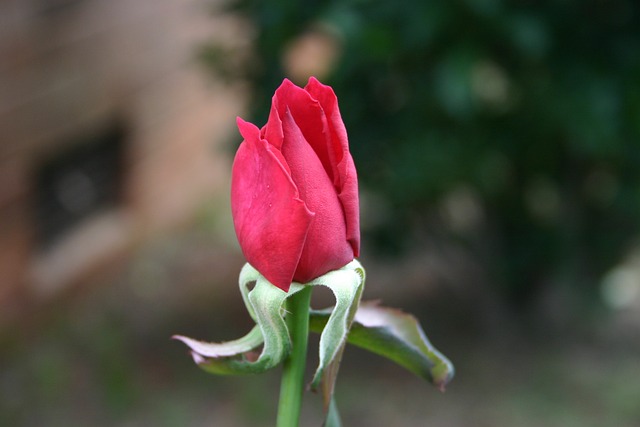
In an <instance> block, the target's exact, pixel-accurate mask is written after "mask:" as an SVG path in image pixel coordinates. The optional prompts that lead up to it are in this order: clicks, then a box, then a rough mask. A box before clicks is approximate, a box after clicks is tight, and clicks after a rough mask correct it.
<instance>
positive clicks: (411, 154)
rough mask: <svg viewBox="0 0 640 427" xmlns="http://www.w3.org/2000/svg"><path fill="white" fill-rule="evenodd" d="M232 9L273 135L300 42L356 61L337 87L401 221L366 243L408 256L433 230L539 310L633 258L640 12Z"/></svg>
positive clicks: (624, 6) (400, 4)
mask: <svg viewBox="0 0 640 427" xmlns="http://www.w3.org/2000/svg"><path fill="white" fill-rule="evenodd" d="M232 9H234V10H235V11H236V12H238V13H242V14H244V15H245V16H246V17H247V18H248V19H249V20H250V22H251V23H252V24H253V25H254V26H255V28H256V37H255V43H254V50H253V57H252V60H251V62H250V64H247V66H246V67H245V68H242V69H236V70H234V71H233V73H232V74H234V75H235V76H236V77H238V78H242V79H245V80H248V81H249V82H250V83H251V85H252V87H253V89H254V91H255V100H254V102H253V106H255V110H254V111H253V114H254V119H255V120H257V121H258V122H263V121H265V118H266V112H267V108H268V104H269V102H270V97H271V94H272V93H273V90H274V89H275V87H277V86H278V85H279V83H280V82H281V80H282V78H283V77H285V76H286V72H285V70H283V66H282V55H283V53H284V52H285V49H286V47H287V46H288V43H290V42H291V41H292V40H294V39H295V38H296V37H298V36H299V35H300V34H302V33H303V32H305V31H307V30H308V29H309V28H311V27H312V26H314V25H318V23H323V24H325V25H327V26H328V27H329V28H331V29H332V31H334V32H335V34H337V37H338V39H339V40H340V43H341V53H340V56H339V60H338V62H337V64H336V66H335V67H334V69H333V71H332V73H331V74H330V76H328V77H326V78H324V79H323V80H324V81H325V83H327V84H330V85H332V86H333V87H334V89H335V91H336V92H337V94H338V96H339V100H340V107H341V110H342V113H343V118H344V120H345V123H346V125H347V129H348V131H349V136H350V143H351V146H352V151H353V154H354V157H355V159H356V163H357V166H358V169H359V174H360V179H361V182H362V185H363V187H364V188H365V189H368V190H369V191H370V192H372V193H375V194H377V195H378V196H380V197H381V198H382V199H383V200H384V206H385V208H384V209H385V212H386V213H387V214H386V216H385V217H384V221H382V222H379V223H377V224H376V226H375V227H373V228H370V229H367V230H366V233H367V236H366V238H367V239H368V241H370V242H377V243H378V247H379V248H382V249H387V250H389V251H392V252H396V251H401V250H402V249H403V248H406V246H407V244H406V242H407V241H409V240H410V239H411V238H412V236H415V234H416V233H422V232H423V231H424V230H427V232H428V233H429V234H435V235H437V236H439V237H445V238H447V239H449V238H452V239H456V240H457V241H458V242H461V244H464V245H468V247H469V248H471V249H472V250H474V251H476V252H475V253H476V255H477V257H478V258H479V259H481V260H483V261H484V262H486V264H485V265H487V266H488V267H489V268H488V271H489V272H490V274H491V275H492V277H493V279H494V280H495V281H496V283H501V284H504V285H505V287H504V289H505V291H506V292H507V293H508V295H510V296H512V297H513V298H514V299H516V300H526V299H527V298H528V297H529V296H530V295H531V293H532V291H534V290H535V289H536V288H537V287H538V286H539V285H540V284H543V283H549V282H554V281H557V280H561V281H563V283H568V284H573V285H576V286H578V289H581V290H585V292H587V293H589V292H591V291H593V290H595V289H596V287H595V284H597V283H598V281H599V278H600V277H601V276H602V274H603V273H604V272H605V271H606V270H607V269H609V268H610V267H611V266H612V265H613V264H614V263H615V262H617V261H618V260H619V259H620V257H621V256H622V255H623V254H624V252H625V251H626V250H628V248H629V247H630V245H631V244H632V243H633V239H634V238H635V236H636V235H637V232H638V225H639V223H640V3H638V2H634V1H630V0H629V1H625V0H608V1H605V0H557V1H551V0H548V1H524V0H522V1H513V2H507V1H500V0H484V1H483V0H452V1H423V0H395V1H382V0H379V1H365V0H336V1H324V2H321V1H300V2H290V1H270V2H262V1H238V2H235V3H234V4H233V5H232ZM217 64H218V65H220V64H221V62H219V61H218V62H217ZM452 201H453V202H452ZM456 201H457V202H456ZM450 202H451V203H450ZM443 206H445V207H446V206H449V207H450V208H451V209H453V210H454V211H455V210H461V209H462V210H463V211H464V210H471V214H473V215H471V219H472V220H473V219H474V218H475V220H476V222H474V221H471V223H470V225H469V224H466V225H465V223H464V221H463V223H462V226H460V227H458V226H451V221H449V220H447V215H446V214H444V213H443V212H447V210H446V209H444V210H443ZM459 213H460V212H458V214H459ZM468 213H469V212H462V214H463V216H462V218H463V219H464V218H465V216H464V215H466V214H468ZM454 214H455V212H454ZM474 215H475V217H474ZM454 216H455V215H454ZM458 216H459V215H458ZM468 216H469V215H467V217H468ZM478 218H480V219H479V220H478ZM425 224H426V225H425ZM454 225H455V224H454ZM408 239H409V240H408Z"/></svg>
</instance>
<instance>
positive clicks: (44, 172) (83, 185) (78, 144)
mask: <svg viewBox="0 0 640 427" xmlns="http://www.w3.org/2000/svg"><path fill="white" fill-rule="evenodd" d="M124 139H125V130H124V127H123V126H121V125H112V126H109V127H108V128H107V129H104V130H103V131H102V132H99V133H97V134H94V135H88V136H86V137H84V138H80V139H78V140H77V141H75V143H72V144H65V147H71V148H69V149H66V150H64V151H63V152H61V153H59V154H58V155H56V156H55V157H53V158H51V159H49V160H48V161H46V162H45V163H44V164H42V165H41V167H40V168H39V169H38V170H37V172H36V206H35V208H36V221H37V232H38V241H39V244H40V246H41V247H42V248H43V249H46V248H49V247H51V246H52V245H53V244H55V243H56V242H57V241H58V239H59V238H60V237H62V236H63V235H64V234H66V233H67V232H69V231H70V230H72V229H73V228H74V227H75V226H76V225H78V224H79V223H81V222H82V221H83V220H85V219H87V218H88V217H90V216H92V215H95V214H96V213H99V212H102V211H104V210H107V209H110V208H114V207H116V206H117V205H118V204H119V203H120V202H121V194H122V191H121V189H122V175H123V149H124Z"/></svg>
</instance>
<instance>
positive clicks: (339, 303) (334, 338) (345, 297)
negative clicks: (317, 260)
mask: <svg viewBox="0 0 640 427" xmlns="http://www.w3.org/2000/svg"><path fill="white" fill-rule="evenodd" d="M364 281H365V272H364V268H363V267H362V265H361V264H360V263H359V262H358V261H357V260H353V261H352V262H350V263H349V264H347V265H345V266H344V267H342V268H340V269H338V270H334V271H331V272H329V273H327V274H325V275H324V276H321V277H319V278H317V279H315V280H313V281H312V282H310V283H309V285H314V286H317V285H322V286H326V287H328V288H329V289H331V291H332V292H333V294H334V296H335V298H336V305H335V307H333V309H332V311H331V313H330V314H329V316H328V318H327V323H326V327H325V328H324V329H323V331H322V334H321V335H320V348H319V350H320V354H319V362H318V368H317V369H316V372H315V375H314V376H313V379H312V381H311V389H312V390H316V389H317V388H318V386H319V385H320V383H322V394H323V398H324V403H325V408H328V405H329V403H330V401H331V397H332V395H333V389H334V386H335V381H336V377H337V375H338V368H339V366H340V359H341V357H342V352H343V350H344V346H345V344H346V342H347V336H348V334H349V329H350V328H351V323H352V322H353V318H354V316H355V314H356V311H357V309H358V305H359V304H360V297H361V295H362V290H363V288H364Z"/></svg>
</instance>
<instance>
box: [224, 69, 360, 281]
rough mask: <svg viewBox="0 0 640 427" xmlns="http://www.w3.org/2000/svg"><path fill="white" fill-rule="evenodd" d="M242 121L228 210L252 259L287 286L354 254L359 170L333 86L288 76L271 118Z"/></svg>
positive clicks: (357, 237)
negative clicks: (302, 82) (262, 121)
mask: <svg viewBox="0 0 640 427" xmlns="http://www.w3.org/2000/svg"><path fill="white" fill-rule="evenodd" d="M238 128H239V130H240V133H241V134H242V136H243V138H244V141H243V142H242V144H241V145H240V148H238V152H237V153H236V157H235V160H234V162H233V171H232V178H231V210H232V214H233V223H234V227H235V230H236V235H237V236H238V241H239V242H240V247H241V248H242V253H243V254H244V256H245V257H246V259H247V261H248V262H249V263H250V264H251V265H252V266H254V267H255V268H256V269H257V270H258V271H259V272H260V273H261V274H262V275H263V276H264V277H265V278H266V279H267V280H269V281H270V282H271V283H273V284H274V285H275V286H277V287H279V288H280V289H282V290H284V291H288V290H289V286H290V285H291V282H292V281H296V282H300V283H307V282H309V281H311V280H312V279H314V278H316V277H318V276H321V275H323V274H325V273H327V272H329V271H331V270H335V269H338V268H340V267H342V266H344V265H345V264H347V263H349V262H350V261H351V260H353V259H354V258H355V257H357V256H358V255H359V252H360V225H359V221H360V219H359V206H358V178H357V174H356V169H355V166H354V163H353V159H352V157H351V154H350V153H349V143H348V141H347V132H346V130H345V127H344V123H343V122H342V118H341V116H340V111H339V109H338V100H337V98H336V95H335V93H334V92H333V90H332V89H331V88H330V87H329V86H325V85H323V84H321V83H320V82H319V81H318V80H316V79H315V78H313V77H312V78H310V79H309V83H308V84H307V86H306V87H305V88H304V89H301V88H299V87H297V86H296V85H294V84H293V83H291V82H290V81H289V80H284V82H283V83H282V85H280V87H279V88H278V89H277V90H276V93H275V95H274V96H273V100H272V105H271V111H270V113H269V120H268V122H267V124H266V126H264V127H263V128H262V129H258V128H257V127H256V126H255V125H253V124H251V123H248V122H245V121H244V120H242V119H240V118H238Z"/></svg>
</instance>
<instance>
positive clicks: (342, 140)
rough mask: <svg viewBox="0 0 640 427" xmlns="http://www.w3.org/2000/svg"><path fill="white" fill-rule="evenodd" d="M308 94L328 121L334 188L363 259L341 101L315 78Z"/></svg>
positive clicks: (355, 183)
mask: <svg viewBox="0 0 640 427" xmlns="http://www.w3.org/2000/svg"><path fill="white" fill-rule="evenodd" d="M305 91H307V92H309V94H311V96H312V97H313V98H314V99H316V100H318V102H319V103H320V105H321V106H322V109H323V111H324V113H325V115H326V117H327V122H328V130H329V133H328V135H329V137H330V139H331V143H330V144H328V145H330V146H331V147H332V148H333V150H335V151H336V152H337V154H335V155H334V158H335V159H336V163H335V164H334V168H335V172H334V174H335V175H334V177H335V178H334V185H335V186H336V189H337V192H338V197H339V198H340V202H341V203H342V206H343V208H344V216H345V221H346V223H347V240H349V242H350V244H351V246H352V248H353V252H354V254H355V256H356V257H357V256H359V255H360V206H359V197H358V175H357V172H356V167H355V165H354V163H353V158H352V157H351V153H350V152H349V142H348V138H347V130H346V128H345V126H344V122H343V121H342V116H341V115H340V109H339V108H338V98H337V97H336V94H335V93H334V92H333V89H332V88H331V87H330V86H326V85H323V84H322V83H320V82H319V81H318V80H317V79H316V78H315V77H311V78H310V79H309V83H308V84H307V86H306V87H305Z"/></svg>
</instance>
